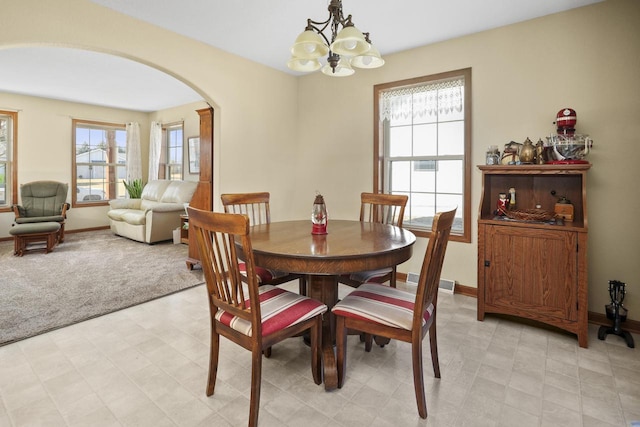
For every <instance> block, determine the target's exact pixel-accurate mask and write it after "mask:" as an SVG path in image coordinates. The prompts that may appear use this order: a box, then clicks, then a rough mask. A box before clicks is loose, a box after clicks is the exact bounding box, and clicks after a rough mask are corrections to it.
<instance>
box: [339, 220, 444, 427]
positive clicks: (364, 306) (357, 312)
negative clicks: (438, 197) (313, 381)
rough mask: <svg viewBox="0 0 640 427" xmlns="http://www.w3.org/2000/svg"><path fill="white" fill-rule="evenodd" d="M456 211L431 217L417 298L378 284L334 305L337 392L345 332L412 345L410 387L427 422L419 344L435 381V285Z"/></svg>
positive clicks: (341, 375) (342, 374) (342, 371)
mask: <svg viewBox="0 0 640 427" xmlns="http://www.w3.org/2000/svg"><path fill="white" fill-rule="evenodd" d="M455 212H456V210H455V209H454V210H452V211H449V212H442V213H438V214H436V216H435V217H434V218H433V225H432V230H431V234H430V235H429V244H428V246H427V250H426V252H425V255H424V261H423V263H422V269H421V271H420V279H419V280H418V288H417V291H416V294H415V295H414V294H413V293H411V292H406V291H403V290H400V289H396V288H392V287H390V286H384V285H380V284H378V283H365V284H363V285H362V286H360V287H359V288H358V289H356V290H355V291H353V292H351V293H350V294H349V295H347V296H346V297H345V298H344V299H343V300H342V301H340V302H339V303H338V304H336V305H335V306H334V307H333V309H332V312H333V313H334V314H335V315H336V347H337V356H336V357H337V361H338V387H339V388H342V386H343V384H344V380H345V375H346V366H347V353H346V345H347V330H348V329H353V330H356V331H362V332H364V333H367V334H371V335H375V336H382V337H387V338H390V339H396V340H400V341H404V342H408V343H411V357H412V360H413V384H414V388H415V393H416V402H417V404H418V413H419V414H420V417H421V418H427V403H426V398H425V393H424V378H423V373H422V340H423V339H424V337H425V336H426V334H427V332H429V341H430V344H431V362H432V364H433V372H434V375H435V377H436V378H440V365H439V364H438V344H437V340H436V306H437V301H438V285H439V282H440V272H441V270H442V263H443V261H444V254H445V251H446V248H447V242H448V241H449V233H450V231H451V226H452V224H453V219H454V217H455Z"/></svg>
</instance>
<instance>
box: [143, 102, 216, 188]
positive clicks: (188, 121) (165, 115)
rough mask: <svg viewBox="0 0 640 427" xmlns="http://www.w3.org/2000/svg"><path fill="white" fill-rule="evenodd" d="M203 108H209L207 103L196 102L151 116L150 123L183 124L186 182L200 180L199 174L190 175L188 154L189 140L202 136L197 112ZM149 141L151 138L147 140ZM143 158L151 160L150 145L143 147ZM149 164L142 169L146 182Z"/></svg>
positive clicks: (183, 175) (157, 112)
mask: <svg viewBox="0 0 640 427" xmlns="http://www.w3.org/2000/svg"><path fill="white" fill-rule="evenodd" d="M202 108H207V103H206V102H204V101H203V102H194V103H191V104H186V105H179V106H177V107H173V108H167V109H166V110H161V111H156V112H153V113H150V114H149V123H151V122H152V121H153V122H160V123H165V124H166V123H177V122H182V126H183V132H184V147H185V150H184V157H183V159H182V160H183V162H182V171H183V174H182V177H183V179H184V180H185V181H197V180H198V178H199V175H198V174H192V173H189V156H188V154H187V151H188V148H187V147H188V145H187V144H188V139H189V138H190V137H192V136H198V135H200V116H199V115H198V113H197V110H200V109H202ZM149 126H150V125H149ZM147 139H149V138H147ZM142 158H143V159H148V158H149V144H147V145H146V146H143V148H142ZM148 163H149V162H145V161H143V165H142V169H143V176H144V177H145V179H144V180H145V181H147V179H146V177H147V176H148V175H149V164H148Z"/></svg>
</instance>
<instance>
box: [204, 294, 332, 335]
mask: <svg viewBox="0 0 640 427" xmlns="http://www.w3.org/2000/svg"><path fill="white" fill-rule="evenodd" d="M259 293H260V314H261V315H262V336H263V337H264V336H267V335H270V334H272V333H274V332H277V331H280V330H282V329H284V328H287V327H289V326H293V325H295V324H297V323H300V322H303V321H305V320H307V319H310V318H312V317H314V316H317V315H318V314H322V313H325V312H326V311H327V306H326V305H324V304H322V303H321V302H320V301H317V300H314V299H311V298H309V297H305V296H302V295H298V294H296V293H293V292H289V291H286V290H284V289H282V288H278V287H275V286H272V285H264V286H260V288H259ZM216 320H218V321H219V322H220V323H223V324H225V325H227V326H229V327H230V328H232V329H235V330H236V331H238V332H241V333H243V334H245V335H248V336H251V333H252V327H251V322H249V321H247V320H244V319H241V318H239V317H237V316H234V315H232V314H230V313H227V312H226V311H224V310H218V312H217V313H216Z"/></svg>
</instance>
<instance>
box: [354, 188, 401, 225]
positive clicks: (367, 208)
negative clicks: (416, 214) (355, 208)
mask: <svg viewBox="0 0 640 427" xmlns="http://www.w3.org/2000/svg"><path fill="white" fill-rule="evenodd" d="M408 200H409V197H407V196H405V195H399V194H376V193H362V194H361V195H360V201H361V204H360V221H365V222H379V223H381V224H388V225H395V226H397V227H402V221H403V219H404V210H405V207H406V206H407V201H408Z"/></svg>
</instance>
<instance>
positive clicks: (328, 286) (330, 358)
mask: <svg viewBox="0 0 640 427" xmlns="http://www.w3.org/2000/svg"><path fill="white" fill-rule="evenodd" d="M308 295H309V296H310V297H311V298H314V299H317V300H319V301H322V302H323V303H324V304H326V305H327V307H328V311H327V312H326V313H325V314H324V318H323V321H322V364H323V376H324V388H325V390H327V391H329V390H334V389H335V388H337V387H338V371H337V362H336V354H335V350H334V344H335V341H336V328H335V316H334V315H333V313H331V309H332V308H333V306H334V305H336V303H337V302H338V277H337V276H311V275H310V276H309V277H308Z"/></svg>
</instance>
